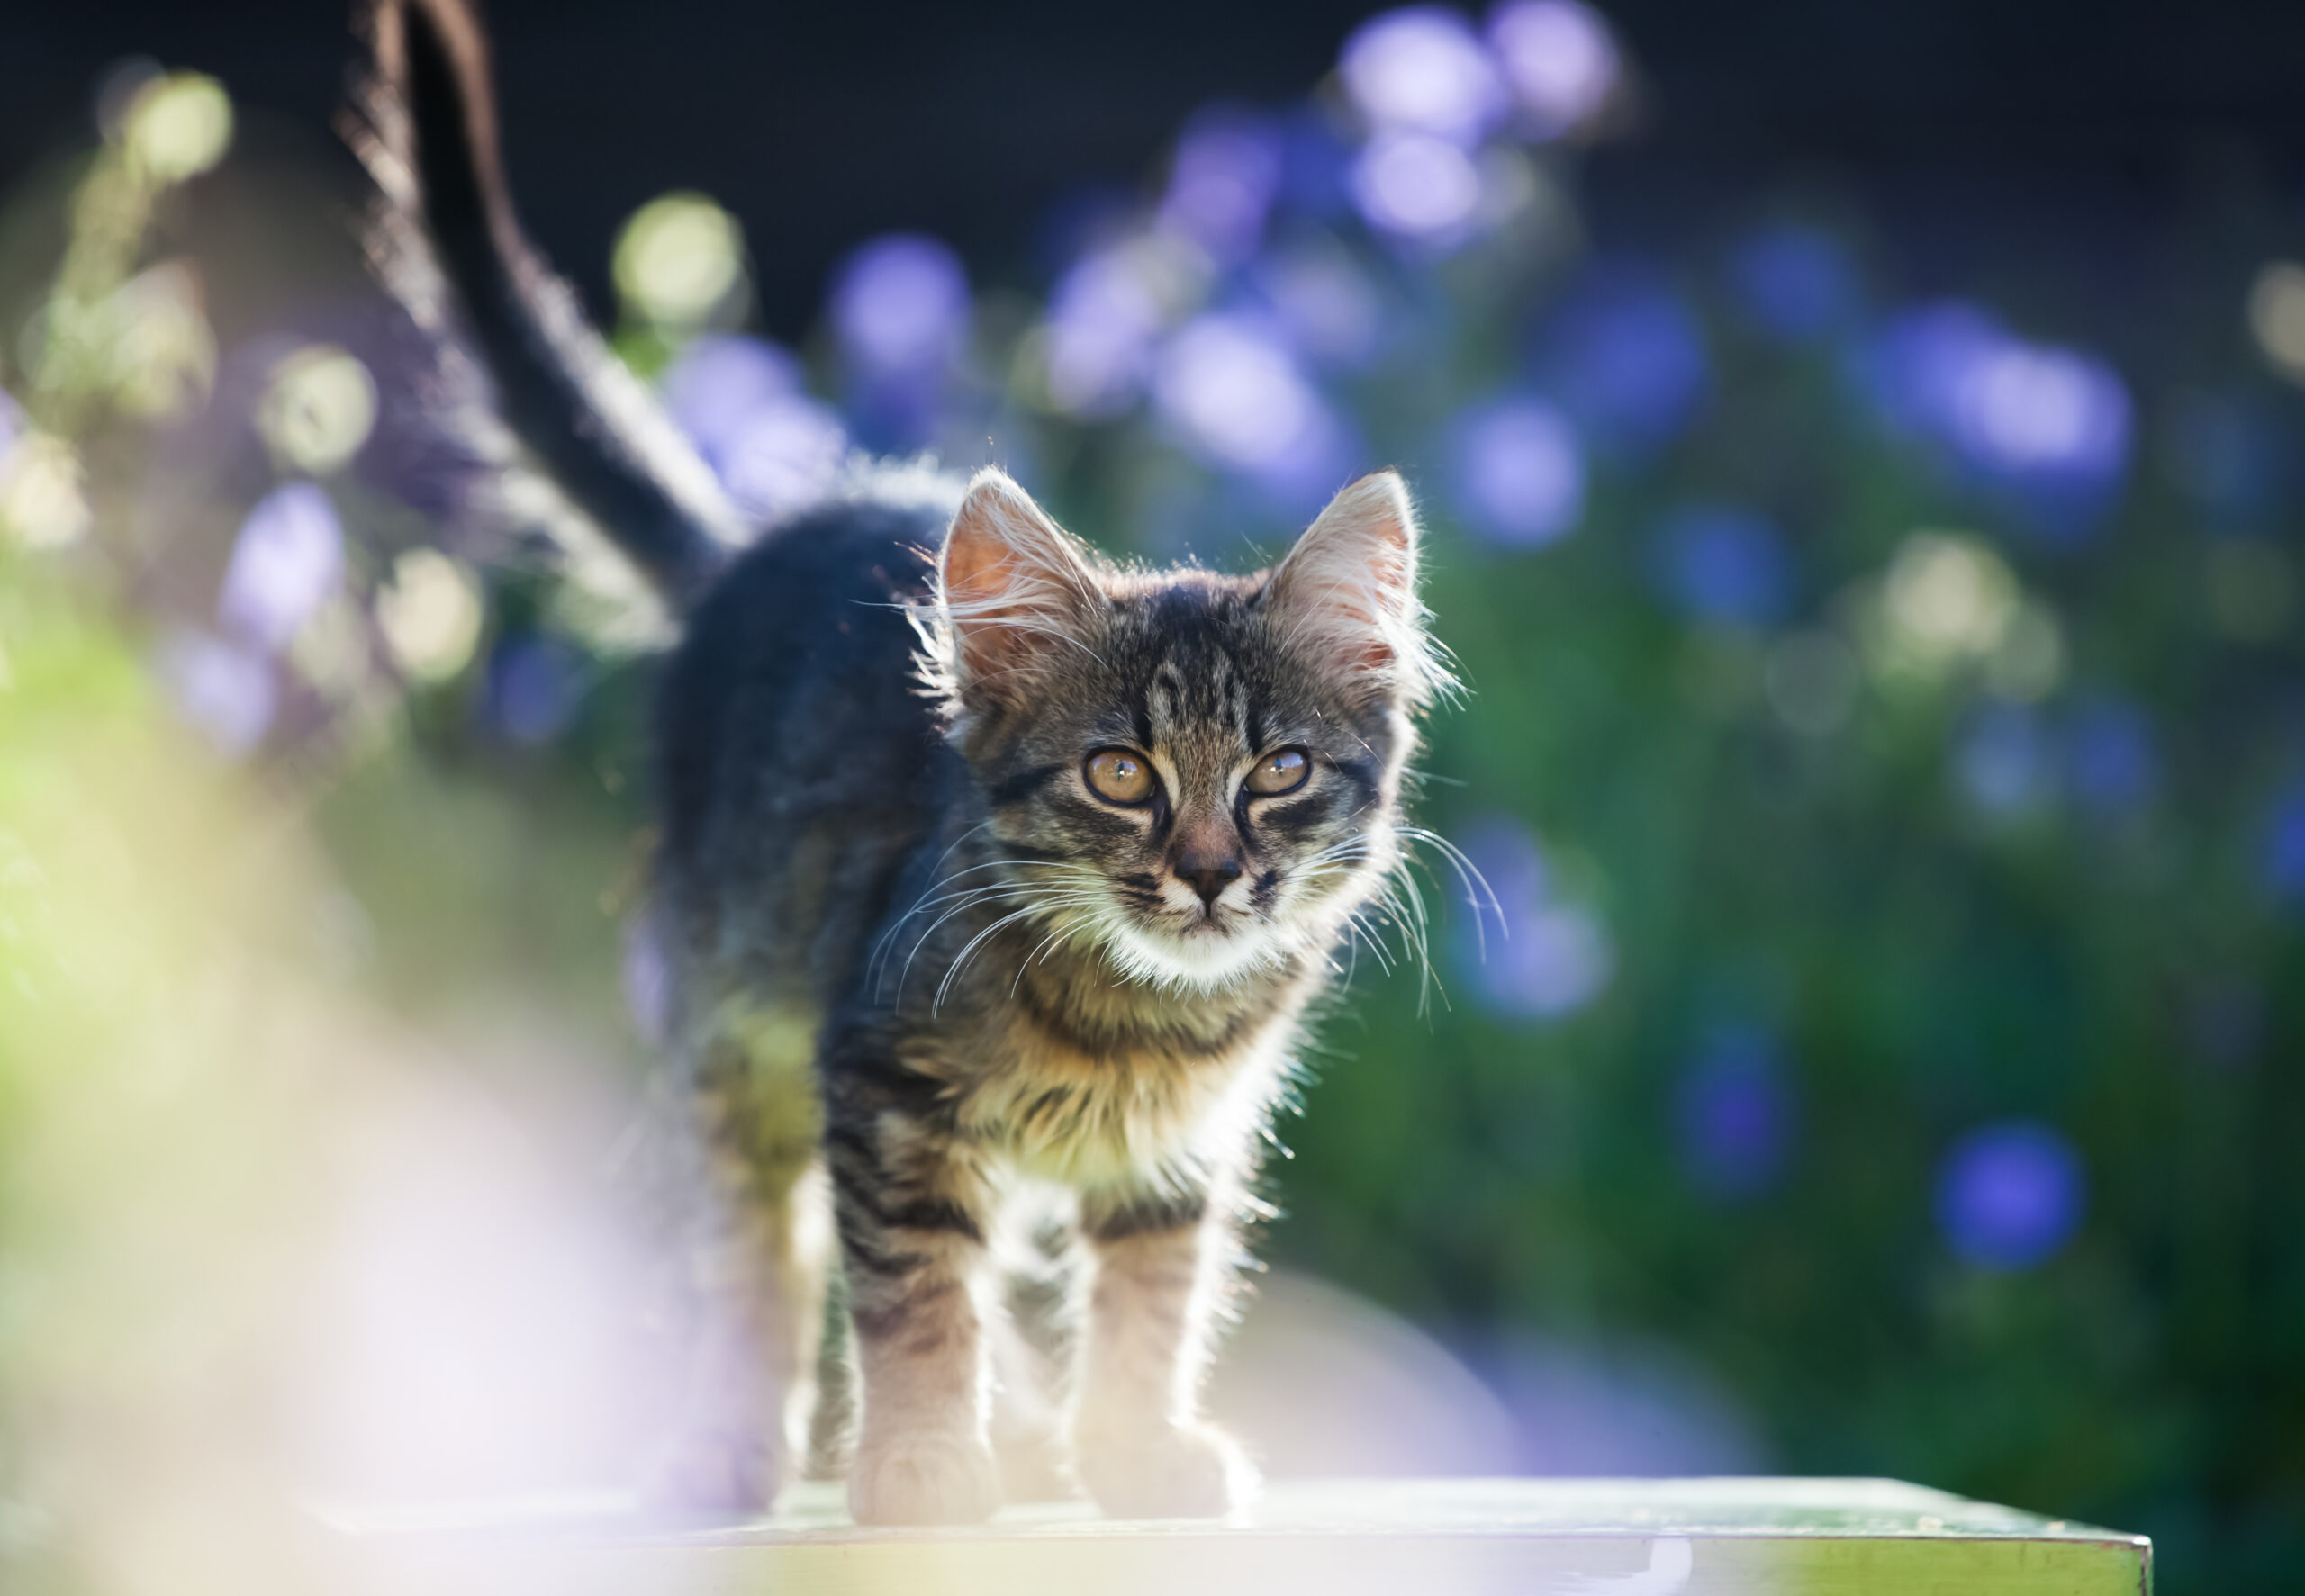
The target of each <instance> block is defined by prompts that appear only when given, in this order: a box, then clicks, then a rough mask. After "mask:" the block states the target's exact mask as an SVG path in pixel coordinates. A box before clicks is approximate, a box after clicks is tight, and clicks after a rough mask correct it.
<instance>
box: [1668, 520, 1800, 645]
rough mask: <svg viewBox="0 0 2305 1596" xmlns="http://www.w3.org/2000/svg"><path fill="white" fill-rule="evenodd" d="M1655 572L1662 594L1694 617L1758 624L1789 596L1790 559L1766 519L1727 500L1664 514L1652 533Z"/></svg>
mask: <svg viewBox="0 0 2305 1596" xmlns="http://www.w3.org/2000/svg"><path fill="white" fill-rule="evenodd" d="M1657 567H1658V575H1659V580H1660V582H1662V585H1663V586H1664V589H1665V591H1666V593H1667V594H1668V596H1669V597H1670V598H1671V599H1672V600H1673V601H1674V602H1675V603H1676V604H1677V605H1678V606H1679V607H1680V609H1682V610H1683V611H1684V612H1686V613H1687V614H1689V615H1691V616H1694V617H1695V618H1698V619H1700V620H1707V621H1716V622H1724V623H1729V624H1733V625H1739V626H1765V625H1767V624H1768V623H1769V622H1771V621H1775V620H1777V619H1779V618H1782V617H1783V616H1784V614H1785V610H1786V609H1787V607H1788V605H1789V604H1790V602H1791V600H1792V596H1793V562H1792V558H1791V556H1790V555H1788V554H1787V553H1786V550H1785V539H1784V537H1783V536H1782V535H1781V534H1780V533H1779V532H1778V531H1777V529H1776V527H1775V526H1774V525H1773V524H1771V523H1770V522H1769V521H1768V520H1767V518H1765V517H1763V516H1760V515H1758V514H1756V513H1755V512H1753V511H1751V510H1749V509H1740V508H1737V507H1735V506H1733V505H1722V504H1695V505H1689V506H1686V507H1685V508H1683V509H1678V510H1676V511H1675V512H1674V513H1673V514H1671V515H1670V516H1668V517H1667V518H1666V519H1665V521H1664V524H1663V525H1662V526H1660V527H1659V528H1658V533H1657Z"/></svg>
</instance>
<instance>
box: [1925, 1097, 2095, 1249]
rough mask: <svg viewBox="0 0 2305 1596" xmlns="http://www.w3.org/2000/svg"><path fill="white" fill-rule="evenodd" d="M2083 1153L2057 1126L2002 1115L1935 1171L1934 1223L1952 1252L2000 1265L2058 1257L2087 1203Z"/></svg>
mask: <svg viewBox="0 0 2305 1596" xmlns="http://www.w3.org/2000/svg"><path fill="white" fill-rule="evenodd" d="M2087 1186H2088V1182H2087V1177H2086V1175H2085V1173H2084V1170H2083V1168H2082V1163H2081V1155H2080V1154H2079V1153H2077V1152H2076V1151H2075V1150H2074V1147H2073V1143H2072V1142H2071V1141H2069V1140H2067V1139H2066V1137H2065V1135H2064V1133H2063V1132H2059V1131H2057V1130H2056V1128H2055V1127H2054V1126H2051V1125H2048V1124H2045V1123H2041V1122H2039V1121H2037V1120H2003V1121H2000V1122H1997V1123H1993V1124H1989V1125H1985V1126H1983V1127H1981V1128H1980V1129H1978V1130H1975V1131H1972V1132H1969V1133H1968V1134H1967V1135H1966V1136H1964V1137H1962V1138H1961V1139H1960V1140H1959V1141H1957V1142H1955V1143H1954V1144H1953V1146H1952V1148H1951V1150H1949V1151H1948V1152H1947V1154H1946V1155H1945V1161H1944V1163H1943V1164H1942V1165H1941V1166H1940V1167H1939V1171H1938V1177H1937V1224H1938V1229H1939V1231H1941V1232H1942V1233H1943V1235H1944V1237H1945V1241H1946V1244H1947V1245H1948V1246H1949V1247H1950V1248H1951V1249H1953V1253H1954V1256H1955V1257H1957V1258H1960V1259H1961V1260H1962V1261H1963V1262H1964V1263H1967V1264H1970V1265H1973V1266H1975V1267H1978V1268H1981V1269H1989V1270H1993V1271H1994V1272H1996V1273H2012V1272H2015V1271H2018V1270H2022V1269H2029V1268H2032V1267H2035V1266H2036V1265H2038V1264H2041V1263H2045V1262H2047V1260H2048V1259H2049V1258H2053V1257H2055V1256H2056V1254H2057V1252H2058V1251H2059V1250H2061V1249H2063V1248H2064V1246H2065V1243H2066V1242H2067V1241H2068V1240H2071V1239H2072V1236H2073V1233H2074V1231H2075V1230H2077V1229H2078V1228H2079V1227H2080V1224H2081V1220H2082V1215H2083V1213H2084V1209H2085V1207H2086V1204H2087V1197H2088V1191H2087Z"/></svg>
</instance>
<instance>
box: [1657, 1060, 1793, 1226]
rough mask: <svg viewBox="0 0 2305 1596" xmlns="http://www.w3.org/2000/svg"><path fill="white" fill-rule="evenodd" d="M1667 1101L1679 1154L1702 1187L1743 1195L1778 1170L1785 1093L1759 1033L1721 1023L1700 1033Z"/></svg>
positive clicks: (1786, 1141)
mask: <svg viewBox="0 0 2305 1596" xmlns="http://www.w3.org/2000/svg"><path fill="white" fill-rule="evenodd" d="M1674 1108H1675V1122H1676V1129H1677V1132H1678V1133H1679V1140H1680V1148H1681V1157H1682V1159H1683V1161H1684V1162H1685V1163H1686V1165H1687V1167H1688V1170H1689V1174H1690V1177H1692V1178H1693V1179H1694V1180H1695V1182H1696V1184H1697V1185H1698V1186H1700V1187H1702V1188H1704V1190H1706V1191H1709V1192H1712V1193H1714V1194H1716V1195H1721V1196H1724V1197H1745V1196H1750V1195H1754V1194H1756V1193H1758V1192H1760V1191H1762V1190H1764V1189H1766V1188H1767V1186H1770V1185H1771V1184H1773V1183H1774V1182H1775V1181H1776V1178H1777V1177H1778V1176H1779V1175H1781V1174H1782V1173H1783V1171H1784V1168H1785V1156H1786V1153H1787V1152H1788V1150H1790V1146H1791V1142H1792V1134H1793V1121H1794V1103H1793V1094H1792V1090H1791V1088H1790V1087H1789V1086H1788V1085H1787V1083H1786V1081H1785V1071H1784V1067H1783V1062H1782V1060H1781V1059H1779V1057H1778V1055H1777V1050H1776V1043H1775V1041H1773V1040H1771V1038H1770V1037H1769V1036H1768V1035H1767V1033H1766V1032H1760V1031H1756V1030H1753V1029H1750V1028H1749V1027H1745V1026H1729V1027H1724V1028H1722V1029H1721V1030H1719V1031H1716V1032H1714V1033H1713V1035H1711V1036H1710V1037H1708V1038H1707V1039H1706V1040H1705V1041H1704V1044H1703V1045H1702V1046H1701V1047H1700V1048H1699V1049H1698V1050H1697V1051H1696V1053H1695V1057H1693V1058H1692V1059H1690V1060H1689V1063H1688V1067H1687V1069H1686V1073H1685V1074H1684V1075H1683V1076H1682V1078H1681V1081H1680V1085H1679V1087H1678V1090H1677V1093H1676V1094H1675V1099H1674Z"/></svg>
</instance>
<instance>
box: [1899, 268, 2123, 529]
mask: <svg viewBox="0 0 2305 1596" xmlns="http://www.w3.org/2000/svg"><path fill="white" fill-rule="evenodd" d="M1867 370H1868V373H1869V381H1870V384H1871V387H1872V390H1873V394H1874V399H1875V401H1876V404H1877V405H1878V407H1879V408H1880V410H1881V412H1882V414H1883V416H1884V417H1885V419H1887V420H1888V421H1889V423H1890V424H1891V425H1892V426H1893V427H1894V428H1897V429H1898V430H1901V431H1904V432H1908V433H1912V434H1914V435H1917V436H1920V437H1923V438H1926V439H1928V440H1929V441H1930V442H1931V443H1932V444H1934V445H1935V446H1937V447H1938V448H1939V450H1940V451H1941V452H1942V453H1943V454H1944V455H1946V457H1948V459H1950V460H1952V461H1953V462H1955V463H1956V464H1959V465H1960V466H1962V467H1964V468H1965V469H1966V471H1968V472H1969V473H1972V474H1973V475H1974V476H1975V478H1976V479H1978V480H1980V481H1982V482H1986V483H1988V484H1993V485H1996V486H1999V487H2002V488H2004V489H2007V490H2009V491H2011V493H2012V494H2013V495H2014V497H2015V499H2016V500H2017V502H2018V503H2019V504H2020V506H2022V507H2023V508H2025V509H2028V510H2029V512H2031V518H2032V520H2033V522H2034V524H2035V525H2036V526H2037V527H2038V528H2039V529H2041V530H2043V531H2046V532H2047V533H2050V534H2052V535H2056V536H2061V537H2071V536H2075V535H2077V534H2079V533H2081V532H2083V531H2085V530H2086V529H2087V528H2088V527H2089V526H2090V525H2091V524H2092V523H2093V520H2094V518H2096V516H2097V515H2098V514H2099V513H2101V512H2102V510H2103V509H2105V508H2106V507H2107V506H2108V505H2109V504H2110V503H2111V500H2112V499H2113V498H2114V496H2115V495H2116V494H2117V493H2118V491H2119V490H2120V485H2121V482H2122V479H2123V477H2124V476H2125V474H2126V473H2127V471H2128V466H2129V445H2130V434H2131V430H2132V411H2131V405H2130V401H2129V389H2128V387H2127V385H2126V384H2124V383H2122V381H2121V379H2120V375H2119V374H2117V373H2115V372H2114V371H2113V369H2112V368H2111V366H2109V365H2106V364H2105V363H2104V362H2102V361H2101V360H2098V359H2096V358H2095V357H2094V356H2088V355H2084V354H2082V353H2080V352H2078V351H2076V350H2072V349H2063V348H2056V347H2050V346H2047V345H2038V344H2030V343H2027V342H2026V341H2024V340H2023V339H2021V338H2016V337H2015V336H2013V335H2012V334H2011V333H2010V332H2009V331H2008V330H2007V329H2005V328H2003V327H2002V325H2001V323H2000V322H1999V321H1998V320H1996V319H1994V318H1993V316H1991V315H1989V314H1987V313H1986V312H1985V311H1982V310H1979V309H1978V308H1977V307H1975V306H1974V305H1970V304H1966V303H1963V302H1947V303H1941V304H1936V305H1930V306H1927V307H1924V308H1922V309H1921V310H1918V311H1909V312H1907V313H1905V314H1904V315H1903V316H1900V317H1898V318H1897V319H1896V320H1894V321H1892V322H1891V323H1890V324H1889V326H1888V327H1887V328H1886V329H1885V330H1884V331H1883V333H1882V334H1881V335H1880V337H1879V338H1877V339H1876V341H1875V345H1874V348H1873V350H1872V353H1871V355H1870V356H1869V357H1868V361H1867Z"/></svg>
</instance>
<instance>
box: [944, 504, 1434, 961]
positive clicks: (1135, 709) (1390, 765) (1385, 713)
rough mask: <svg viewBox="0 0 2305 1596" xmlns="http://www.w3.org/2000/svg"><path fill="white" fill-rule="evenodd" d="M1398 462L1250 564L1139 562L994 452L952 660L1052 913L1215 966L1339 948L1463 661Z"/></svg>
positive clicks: (993, 783) (974, 741)
mask: <svg viewBox="0 0 2305 1596" xmlns="http://www.w3.org/2000/svg"><path fill="white" fill-rule="evenodd" d="M1417 541H1418V534H1417V527H1416V519H1415V512H1414V510H1413V509H1411V507H1410V503H1409V498H1408V494H1407V491H1406V490H1405V489H1404V488H1403V487H1402V485H1401V480H1400V478H1399V477H1398V476H1397V475H1395V474H1394V473H1391V472H1389V471H1388V472H1379V473H1377V474H1376V475H1373V476H1369V477H1364V478H1362V479H1361V480H1360V481H1359V482H1355V483H1353V484H1352V485H1351V487H1349V488H1346V489H1345V490H1344V491H1342V492H1341V493H1339V494H1338V495H1337V496H1336V498H1335V500H1333V501H1332V502H1331V503H1330V505H1329V507H1328V508H1327V509H1325V510H1324V511H1322V513H1321V515H1320V518H1318V519H1317V520H1315V522H1314V523H1313V525H1312V526H1311V527H1310V528H1308V529H1307V530H1306V532H1305V534H1304V535H1303V536H1302V537H1300V538H1299V539H1298V540H1297V546H1295V547H1294V548H1293V549H1291V550H1290V551H1289V553H1288V556H1287V557H1286V558H1284V559H1283V560H1282V561H1281V562H1280V563H1279V564H1278V565H1276V566H1274V567H1273V568H1272V569H1270V570H1269V571H1262V572H1258V573H1254V574H1252V575H1249V576H1238V577H1234V576H1218V575H1214V574H1211V573H1207V572H1202V571H1197V570H1190V569H1184V570H1174V571H1160V572H1143V571H1120V570H1116V569H1115V568H1113V567H1112V566H1110V565H1108V564H1105V563H1103V562H1101V561H1099V560H1098V559H1097V558H1096V556H1094V555H1091V554H1090V553H1089V551H1088V550H1087V549H1085V548H1084V547H1082V546H1081V545H1080V544H1079V543H1078V542H1077V541H1075V540H1074V539H1073V538H1072V537H1070V536H1069V535H1068V534H1066V533H1065V532H1064V531H1063V530H1062V528H1060V527H1058V526H1057V525H1056V524H1055V523H1054V522H1053V521H1052V520H1051V519H1050V518H1048V516H1047V515H1046V514H1045V513H1044V511H1043V510H1042V509H1041V508H1040V507H1039V506H1038V505H1036V504H1035V503H1034V502H1033V500H1031V499H1030V498H1029V497H1028V496H1027V495H1026V493H1025V491H1023V490H1022V489H1020V488H1019V487H1017V484H1016V483H1015V482H1011V481H1009V480H1008V477H1006V476H1004V475H1002V474H1001V473H999V472H997V471H987V472H984V473H981V474H980V475H979V476H978V477H977V479H976V480H975V481H974V482H972V484H971V485H970V488H969V492H968V496H967V498H966V499H965V500H963V503H962V505H961V508H960V510H959V512H958V513H957V514H956V515H955V517H954V521H953V529H952V534H951V537H949V538H948V540H947V541H946V544H945V551H944V555H943V557H942V560H941V562H940V564H939V591H938V597H937V602H936V607H935V609H933V611H931V612H929V613H928V615H927V617H925V623H926V624H925V626H924V635H925V636H926V637H927V662H928V663H927V673H928V675H929V678H930V681H931V682H932V685H933V686H934V687H935V689H936V690H937V691H938V692H939V693H941V694H942V695H943V696H944V697H945V701H946V703H947V707H948V709H949V711H950V713H951V716H952V725H953V737H954V742H955V744H957V746H958V747H959V748H960V750H961V752H962V753H963V755H964V756H965V757H966V758H967V760H968V762H969V764H970V767H971V768H972V771H974V772H975V775H976V778H977V780H978V781H979V782H980V783H981V786H982V789H983V790H984V792H985V794H986V796H987V798H988V799H989V801H990V807H991V830H992V832H993V834H994V835H995V836H996V837H997V838H998V839H999V848H1000V857H1002V858H1004V859H1008V860H1010V861H1018V862H1017V864H1016V865H1015V867H1014V868H1015V870H1016V873H1017V877H1018V878H1019V879H1021V880H1022V881H1024V882H1025V883H1026V884H1028V885H1029V886H1031V887H1033V888H1037V893H1036V896H1035V897H1033V898H1031V899H1028V900H1026V902H1025V903H1024V904H1021V905H1018V904H1014V903H1009V902H1008V901H1007V900H1004V906H1008V907H1011V908H1018V909H1031V908H1035V907H1037V909H1038V911H1039V915H1038V917H1039V918H1041V919H1042V920H1044V923H1045V924H1047V925H1048V926H1049V928H1050V932H1051V934H1052V936H1059V935H1061V936H1062V939H1063V940H1069V941H1073V942H1077V943H1085V944H1088V945H1093V946H1096V947H1098V948H1101V949H1102V951H1104V952H1105V954H1106V955H1107V958H1108V959H1109V960H1110V961H1111V962H1112V964H1113V966H1114V967H1115V969H1116V970H1117V971H1118V972H1120V973H1121V974H1123V975H1125V976H1127V977H1129V978H1134V979H1139V980H1146V981H1151V982H1154V983H1157V984H1163V985H1174V986H1183V987H1199V988H1204V989H1205V988H1208V987H1218V986H1223V985H1225V984H1228V983H1230V982H1233V981H1234V980H1237V979H1239V978H1242V977H1243V976H1245V975H1249V974H1252V973H1253V972H1256V971H1258V970H1261V969H1279V968H1281V967H1283V966H1285V965H1287V964H1288V963H1289V962H1290V961H1291V960H1297V959H1304V958H1318V957H1321V956H1323V955H1324V954H1325V953H1326V952H1327V951H1328V949H1329V948H1330V947H1331V946H1332V945H1333V942H1335V941H1336V939H1337V937H1338V935H1339V933H1340V931H1341V930H1342V925H1343V923H1344V919H1345V917H1346V916H1347V915H1350V914H1351V912H1352V911H1353V910H1354V909H1356V908H1358V907H1359V906H1360V905H1361V904H1363V903H1365V902H1366V901H1367V900H1368V898H1369V895H1370V894H1371V893H1372V892H1373V891H1375V890H1376V889H1377V888H1378V886H1379V885H1380V884H1381V883H1382V881H1383V879H1384V878H1385V877H1386V875H1387V874H1388V872H1389V871H1390V870H1391V869H1392V867H1393V865H1394V863H1395V862H1396V860H1397V840H1396V836H1395V831H1394V823H1395V818H1396V813H1397V806H1398V803H1399V798H1400V785H1401V777H1402V771H1403V767H1404V765H1405V763H1406V760H1407V758H1408V756H1409V753H1410V752H1411V750H1412V748H1413V746H1414V744H1415V727H1414V718H1413V717H1415V714H1416V712H1417V711H1419V710H1420V709H1422V708H1424V706H1425V705H1426V704H1428V703H1429V702H1430V701H1431V700H1432V699H1433V696H1434V695H1435V694H1436V693H1438V692H1440V691H1442V690H1445V689H1446V688H1447V687H1448V686H1449V684H1450V683H1449V678H1448V676H1447V673H1446V672H1445V671H1444V670H1443V669H1442V666H1441V664H1440V663H1439V660H1438V658H1437V657H1436V654H1435V651H1434V650H1433V645H1432V644H1431V643H1430V641H1429V640H1428V639H1427V637H1426V636H1425V632H1424V610H1423V608H1422V606H1420V605H1419V603H1418V601H1417V597H1416V575H1417Z"/></svg>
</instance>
